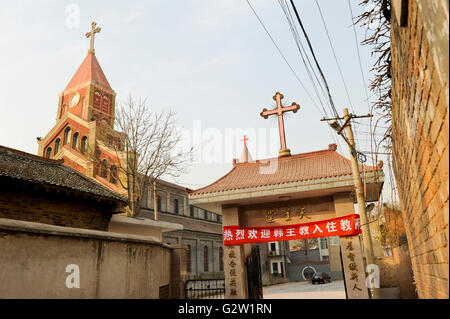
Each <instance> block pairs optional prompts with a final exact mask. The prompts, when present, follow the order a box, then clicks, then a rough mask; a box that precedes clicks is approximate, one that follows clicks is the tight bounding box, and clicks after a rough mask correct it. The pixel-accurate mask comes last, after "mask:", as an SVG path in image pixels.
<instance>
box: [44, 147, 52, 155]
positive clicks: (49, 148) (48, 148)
mask: <svg viewBox="0 0 450 319" xmlns="http://www.w3.org/2000/svg"><path fill="white" fill-rule="evenodd" d="M51 156H52V148H51V147H47V150H46V151H45V157H46V158H50V157H51Z"/></svg>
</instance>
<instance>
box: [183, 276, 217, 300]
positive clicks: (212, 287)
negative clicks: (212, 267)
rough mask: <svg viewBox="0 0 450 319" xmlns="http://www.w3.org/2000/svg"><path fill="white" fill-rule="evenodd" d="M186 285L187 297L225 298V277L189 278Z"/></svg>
mask: <svg viewBox="0 0 450 319" xmlns="http://www.w3.org/2000/svg"><path fill="white" fill-rule="evenodd" d="M184 287H185V288H184V291H185V296H186V299H223V298H225V279H199V280H187V281H186V284H185V286H184Z"/></svg>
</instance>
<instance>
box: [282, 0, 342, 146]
mask: <svg viewBox="0 0 450 319" xmlns="http://www.w3.org/2000/svg"><path fill="white" fill-rule="evenodd" d="M278 3H279V4H280V7H281V9H282V10H283V12H284V14H285V16H286V20H287V22H288V25H289V27H290V29H291V32H292V35H293V38H294V41H295V44H296V46H297V49H298V51H299V53H300V57H301V60H302V62H303V65H304V67H305V70H306V72H307V74H308V77H309V79H310V81H311V84H312V86H313V88H314V91H315V93H316V96H317V98H318V100H319V102H320V104H321V106H322V109H323V111H324V113H325V115H326V116H327V117H328V115H327V112H326V110H325V108H324V105H323V102H322V99H321V97H320V94H319V92H318V91H317V87H316V84H315V82H314V78H315V79H316V81H317V84H318V85H319V86H320V88H321V91H322V93H323V94H324V96H325V101H328V99H327V98H326V97H327V93H326V90H325V89H324V87H323V85H322V83H321V82H320V80H319V78H318V77H317V74H316V72H315V71H314V67H313V66H312V64H311V61H310V59H309V56H308V54H307V52H306V50H305V48H304V47H303V44H302V41H301V39H300V35H299V33H298V30H297V27H296V24H295V23H294V18H293V17H292V14H291V10H290V8H289V6H288V4H287V3H286V0H278ZM305 58H306V61H307V62H308V63H306V61H305ZM311 73H312V74H313V75H314V78H313V77H312V74H311ZM328 103H329V102H328ZM329 129H330V134H331V137H332V139H333V140H334V142H335V143H336V144H338V145H339V149H341V148H342V146H341V143H340V141H339V139H337V140H336V137H335V136H334V134H333V132H332V131H331V128H330V127H329Z"/></svg>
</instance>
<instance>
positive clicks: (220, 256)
mask: <svg viewBox="0 0 450 319" xmlns="http://www.w3.org/2000/svg"><path fill="white" fill-rule="evenodd" d="M219 271H223V248H222V247H219Z"/></svg>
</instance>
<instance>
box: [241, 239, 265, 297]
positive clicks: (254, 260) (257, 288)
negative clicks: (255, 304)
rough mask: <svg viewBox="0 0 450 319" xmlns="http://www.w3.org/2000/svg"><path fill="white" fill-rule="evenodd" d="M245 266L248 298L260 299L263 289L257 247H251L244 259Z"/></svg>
mask: <svg viewBox="0 0 450 319" xmlns="http://www.w3.org/2000/svg"><path fill="white" fill-rule="evenodd" d="M245 266H246V268H247V285H248V299H262V298H263V289H262V279H261V266H260V258H259V247H257V246H256V247H253V249H252V252H251V253H250V255H249V256H248V257H247V259H246V261H245Z"/></svg>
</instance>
